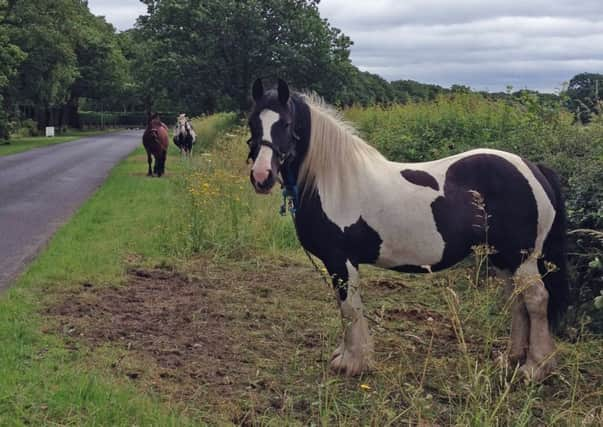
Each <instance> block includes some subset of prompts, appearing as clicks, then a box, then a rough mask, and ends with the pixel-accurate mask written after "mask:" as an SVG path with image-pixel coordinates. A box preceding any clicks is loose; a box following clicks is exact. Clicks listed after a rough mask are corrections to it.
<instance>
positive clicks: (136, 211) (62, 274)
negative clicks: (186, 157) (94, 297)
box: [0, 149, 189, 426]
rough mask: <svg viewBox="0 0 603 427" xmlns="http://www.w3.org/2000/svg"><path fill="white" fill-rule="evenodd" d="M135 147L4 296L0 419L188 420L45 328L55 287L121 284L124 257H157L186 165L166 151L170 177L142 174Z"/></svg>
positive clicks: (17, 422)
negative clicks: (45, 312)
mask: <svg viewBox="0 0 603 427" xmlns="http://www.w3.org/2000/svg"><path fill="white" fill-rule="evenodd" d="M145 158H146V156H144V154H143V150H142V149H139V150H137V151H136V152H135V153H134V154H132V155H131V156H130V157H129V158H128V159H127V160H125V161H124V162H123V163H121V164H120V165H119V166H117V167H116V168H115V169H114V170H113V171H112V173H111V174H110V176H109V178H108V180H107V182H106V184H105V185H104V186H103V187H101V189H100V190H99V191H98V192H97V193H96V194H95V195H94V196H93V197H92V198H91V199H90V200H89V201H88V202H87V203H86V204H85V205H84V206H83V207H82V208H81V209H80V210H79V211H78V212H77V213H76V215H75V216H74V218H73V219H72V221H71V222H70V223H69V224H67V225H66V226H64V227H63V228H61V229H60V230H59V231H58V232H57V233H56V235H55V236H54V237H53V238H52V240H51V241H50V243H49V245H48V248H47V250H45V251H44V252H43V253H42V254H41V255H40V256H39V257H38V259H37V260H36V261H34V262H33V263H32V265H31V266H30V267H29V269H28V270H27V271H26V272H25V273H24V274H23V275H22V276H21V277H20V278H19V279H18V281H17V283H16V284H15V286H13V287H12V288H11V289H10V290H9V291H8V292H7V293H5V294H4V295H2V296H1V297H0V342H2V345H0V425H11V426H12V425H45V424H60V425H187V424H188V423H189V420H187V418H186V417H184V416H180V415H177V411H176V408H172V407H169V406H167V405H160V404H159V403H158V401H157V399H156V398H153V397H149V396H145V395H140V394H139V393H138V392H137V391H136V389H135V388H134V387H133V385H132V384H131V383H128V381H125V380H123V379H119V378H117V379H116V378H111V377H107V376H106V375H105V374H104V373H103V371H102V370H101V369H97V366H95V365H94V364H91V363H90V358H89V357H88V354H89V350H88V349H86V348H85V347H80V346H70V345H67V344H66V342H65V341H64V340H63V339H62V338H60V337H58V336H56V335H53V334H49V333H45V331H47V328H48V323H47V322H48V320H47V319H46V318H45V317H44V315H43V314H42V312H43V310H44V307H45V306H46V305H47V304H48V303H49V302H50V301H52V300H53V299H54V298H56V297H57V295H60V293H61V290H64V289H68V288H73V287H77V286H80V285H81V284H82V283H86V282H90V281H92V282H94V283H102V284H105V285H108V284H114V285H118V284H119V283H121V282H122V281H123V277H124V271H125V268H126V267H125V266H126V265H127V263H128V260H132V259H133V258H135V259H136V261H137V262H140V263H142V264H144V263H145V262H146V261H147V260H149V261H148V262H151V261H150V260H154V261H157V260H161V259H163V257H170V256H172V254H171V253H170V251H169V250H166V248H165V247H163V246H162V240H161V235H162V229H163V228H164V227H166V224H169V222H170V221H171V218H172V216H176V215H177V214H178V203H177V201H178V198H177V196H176V193H175V192H174V188H173V186H174V184H173V180H177V179H178V175H179V174H181V173H182V172H183V170H184V165H182V164H180V162H179V161H178V160H177V155H176V154H174V153H172V157H171V160H172V161H171V162H170V161H169V159H168V162H169V163H168V172H167V177H166V178H165V179H164V178H161V179H157V178H147V177H145V176H144V175H145V173H146V164H145V163H146V162H145V160H144V159H145Z"/></svg>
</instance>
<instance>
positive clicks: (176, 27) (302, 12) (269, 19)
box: [135, 0, 351, 112]
mask: <svg viewBox="0 0 603 427" xmlns="http://www.w3.org/2000/svg"><path fill="white" fill-rule="evenodd" d="M144 3H146V4H147V7H148V15H147V16H143V17H141V18H140V19H139V23H138V28H137V30H136V32H137V33H138V34H139V35H137V36H135V38H136V37H138V38H139V39H141V40H145V41H146V43H147V48H152V51H153V53H154V55H152V56H151V57H150V58H149V59H150V60H151V61H152V63H153V66H152V67H151V66H149V65H147V67H144V68H146V69H148V70H151V69H152V70H153V74H154V77H155V78H154V79H153V80H152V81H147V82H146V83H143V85H142V86H143V88H144V90H145V91H146V92H147V93H149V92H150V93H153V94H156V93H157V92H158V89H159V87H157V83H161V87H163V88H165V89H166V90H167V92H168V93H169V94H170V96H171V99H172V101H173V102H174V104H178V105H181V106H182V107H186V108H188V110H189V111H193V112H199V110H201V111H214V110H220V109H246V108H247V104H248V93H249V86H250V84H251V82H252V81H253V80H254V79H255V78H256V77H258V76H265V77H272V76H280V77H283V78H285V79H287V80H288V81H289V82H290V83H291V84H292V85H293V86H295V87H297V88H303V89H313V90H316V91H318V92H319V93H321V94H323V95H326V96H327V97H329V98H332V97H333V96H334V94H335V93H336V92H337V90H338V88H340V87H341V86H342V84H343V82H344V79H345V73H343V72H338V71H340V70H341V67H342V66H345V65H347V64H349V46H350V44H351V42H350V40H349V38H348V37H346V36H345V35H343V34H342V33H341V32H340V31H339V30H337V29H335V28H332V27H331V26H330V25H329V24H328V23H327V22H326V21H325V20H323V19H322V18H321V17H320V14H319V11H318V7H317V4H318V2H317V1H315V0H249V1H245V2H241V1H238V0H208V1H204V2H200V1H198V0H188V1H181V0H178V1H176V0H144Z"/></svg>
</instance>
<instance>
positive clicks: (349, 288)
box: [329, 260, 374, 375]
mask: <svg viewBox="0 0 603 427" xmlns="http://www.w3.org/2000/svg"><path fill="white" fill-rule="evenodd" d="M329 271H330V272H331V274H332V277H333V286H334V287H335V294H336V296H337V302H338V303H339V308H340V310H341V317H342V319H343V324H344V335H343V341H342V343H341V345H340V346H339V347H337V349H336V350H335V352H334V353H333V355H332V356H331V368H332V369H333V370H334V371H336V372H340V373H343V374H345V375H360V374H362V373H363V372H367V371H369V370H370V369H371V367H372V365H373V350H374V349H373V339H372V337H371V334H370V331H369V328H368V323H367V321H366V318H365V317H364V312H363V307H362V300H361V299H360V283H359V280H358V268H357V267H355V266H354V265H352V263H351V262H350V261H349V260H347V261H346V262H345V264H344V265H342V266H338V267H334V266H331V268H329Z"/></svg>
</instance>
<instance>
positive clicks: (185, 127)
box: [174, 114, 197, 155]
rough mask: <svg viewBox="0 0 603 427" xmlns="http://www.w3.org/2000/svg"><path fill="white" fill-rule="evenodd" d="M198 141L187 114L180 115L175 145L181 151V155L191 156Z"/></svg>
mask: <svg viewBox="0 0 603 427" xmlns="http://www.w3.org/2000/svg"><path fill="white" fill-rule="evenodd" d="M196 139H197V135H196V134H195V130H194V129H193V126H192V125H191V123H190V121H189V120H188V118H187V117H186V114H180V115H179V116H178V120H177V121H176V128H175V129H174V144H175V145H176V147H178V148H179V149H180V154H182V153H184V154H186V155H190V154H191V152H192V151H193V144H194V143H195V140H196Z"/></svg>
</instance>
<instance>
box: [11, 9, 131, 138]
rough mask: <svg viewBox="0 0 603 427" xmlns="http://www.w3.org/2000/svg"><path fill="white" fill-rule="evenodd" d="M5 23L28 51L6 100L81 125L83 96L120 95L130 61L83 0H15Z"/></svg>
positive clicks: (43, 120)
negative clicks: (79, 105) (80, 114)
mask: <svg viewBox="0 0 603 427" xmlns="http://www.w3.org/2000/svg"><path fill="white" fill-rule="evenodd" d="M7 5H8V7H7V8H6V13H5V14H4V20H3V23H4V25H5V28H6V32H5V34H7V36H8V39H9V40H10V43H12V44H14V45H16V46H18V47H19V49H20V50H21V51H23V52H24V53H25V54H26V55H27V56H26V57H25V58H24V60H23V61H22V62H21V63H20V65H19V67H18V71H17V73H16V76H15V78H14V79H13V80H12V81H11V84H10V86H9V88H8V89H7V91H6V92H7V98H8V100H7V101H6V102H7V103H9V104H11V105H13V106H15V107H13V108H16V107H18V108H19V109H20V110H22V111H23V112H24V114H25V115H26V116H30V117H33V118H35V119H36V121H37V122H38V126H39V127H44V126H45V125H46V124H47V123H53V124H56V125H58V126H61V125H62V124H63V122H64V120H65V119H66V120H67V121H69V122H70V123H71V124H72V125H73V124H75V125H76V126H77V124H78V123H77V106H78V100H79V98H81V97H90V98H96V99H101V98H108V97H111V96H119V92H120V91H121V87H122V86H123V84H124V80H125V75H124V71H125V70H126V61H125V58H124V57H123V55H122V53H121V50H120V48H119V45H118V43H117V41H116V36H115V30H114V29H113V27H112V26H110V25H109V24H107V23H106V22H104V20H103V19H102V18H98V17H95V16H94V15H92V13H91V12H90V11H89V10H88V5H87V2H86V1H83V0H10V2H8V3H7Z"/></svg>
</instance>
